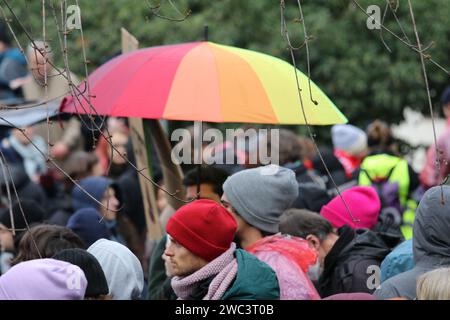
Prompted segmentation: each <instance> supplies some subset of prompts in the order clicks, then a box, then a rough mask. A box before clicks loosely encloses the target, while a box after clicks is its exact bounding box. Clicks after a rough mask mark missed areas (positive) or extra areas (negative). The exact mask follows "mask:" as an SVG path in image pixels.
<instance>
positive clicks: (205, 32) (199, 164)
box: [194, 25, 208, 199]
mask: <svg viewBox="0 0 450 320" xmlns="http://www.w3.org/2000/svg"><path fill="white" fill-rule="evenodd" d="M203 40H204V41H208V25H205V27H204V29H203ZM198 124H199V126H200V130H199V132H198V134H197V136H196V137H194V139H196V141H198V143H199V144H198V146H199V148H198V154H197V158H196V159H198V160H199V161H198V162H197V199H200V184H201V176H202V163H203V157H202V150H201V149H202V147H203V144H202V137H203V122H202V121H199V122H198ZM194 125H195V124H194ZM194 132H195V130H194ZM194 145H195V143H194ZM196 151H197V149H196Z"/></svg>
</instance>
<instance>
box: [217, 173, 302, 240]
mask: <svg viewBox="0 0 450 320" xmlns="http://www.w3.org/2000/svg"><path fill="white" fill-rule="evenodd" d="M274 166H275V165H270V166H265V167H258V168H255V169H247V170H243V171H240V172H237V173H235V174H233V175H232V176H230V177H228V179H227V180H226V181H225V183H224V184H223V191H224V193H226V195H227V197H228V199H229V201H230V204H231V205H232V206H233V208H234V209H235V210H236V211H237V213H238V214H239V216H241V217H242V219H244V220H245V221H246V222H247V223H248V224H250V225H252V226H254V227H255V228H257V229H259V230H262V231H265V232H269V233H277V232H278V225H279V223H280V216H281V214H282V213H283V212H284V211H285V210H286V209H289V208H290V206H291V204H292V203H293V202H294V200H295V199H297V197H298V183H297V180H296V178H295V173H294V171H292V170H291V169H286V168H282V167H279V166H276V167H274ZM273 168H275V169H276V170H273ZM268 172H272V174H267V173H268Z"/></svg>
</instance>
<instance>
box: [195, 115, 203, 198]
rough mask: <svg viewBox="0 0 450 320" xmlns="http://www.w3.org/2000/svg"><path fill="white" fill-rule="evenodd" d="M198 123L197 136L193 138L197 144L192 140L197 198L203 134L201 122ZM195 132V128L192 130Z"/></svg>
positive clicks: (198, 196)
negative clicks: (194, 153)
mask: <svg viewBox="0 0 450 320" xmlns="http://www.w3.org/2000/svg"><path fill="white" fill-rule="evenodd" d="M198 124H199V130H198V132H197V136H196V137H195V140H196V141H197V144H196V143H195V142H194V145H196V146H197V148H195V152H196V153H197V154H196V156H195V159H196V160H197V199H200V184H201V176H202V162H203V159H202V135H203V122H202V121H198ZM194 132H195V130H194Z"/></svg>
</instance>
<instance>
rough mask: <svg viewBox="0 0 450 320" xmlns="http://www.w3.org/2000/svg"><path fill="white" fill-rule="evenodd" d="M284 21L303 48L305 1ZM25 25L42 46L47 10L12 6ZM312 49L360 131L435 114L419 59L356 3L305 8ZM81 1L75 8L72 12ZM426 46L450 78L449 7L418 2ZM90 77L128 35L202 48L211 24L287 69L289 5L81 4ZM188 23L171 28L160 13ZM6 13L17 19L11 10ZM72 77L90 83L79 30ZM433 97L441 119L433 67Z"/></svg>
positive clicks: (157, 0)
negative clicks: (372, 26) (370, 23)
mask: <svg viewBox="0 0 450 320" xmlns="http://www.w3.org/2000/svg"><path fill="white" fill-rule="evenodd" d="M61 2H62V1H56V0H47V1H46V4H47V8H46V12H47V17H46V33H47V38H50V39H51V44H52V46H53V48H54V51H55V59H56V62H57V64H58V65H60V66H62V65H63V64H62V55H61V53H60V52H59V51H58V50H60V49H59V43H58V37H57V34H56V27H55V19H54V17H53V12H52V8H51V6H50V4H54V7H55V8H56V12H57V20H58V21H59V22H60V21H61ZM285 2H286V10H285V14H286V17H287V21H288V28H289V34H290V38H291V40H292V42H293V43H295V44H301V43H302V42H303V37H304V36H303V30H302V26H301V24H300V23H298V21H296V18H298V17H299V11H298V6H297V1H296V0H286V1H285ZM358 2H359V3H360V4H361V5H362V6H363V7H364V8H367V7H368V6H369V5H373V4H375V5H379V6H380V7H381V12H382V13H383V11H384V7H385V4H386V1H383V0H360V1H358ZM9 3H10V5H11V6H12V8H13V9H14V12H15V13H16V14H17V16H18V18H19V19H20V21H21V22H22V23H23V25H24V26H25V28H26V29H27V30H28V31H29V32H30V33H31V35H32V36H33V38H34V39H39V38H42V34H43V33H42V29H43V28H42V26H43V20H42V14H41V13H42V8H41V1H36V0H14V1H11V0H10V1H9ZM301 3H302V8H303V13H304V15H305V22H306V27H307V31H308V34H309V35H310V36H311V37H312V40H311V41H310V54H311V59H310V61H311V76H312V79H313V81H315V82H316V83H317V84H318V85H319V86H320V87H321V88H322V89H323V91H324V92H325V93H326V94H328V95H329V97H330V98H331V99H332V100H333V101H334V102H335V103H336V105H337V106H338V107H339V108H340V109H341V110H342V111H343V113H344V114H345V115H346V116H347V117H348V119H349V120H350V122H351V123H355V124H358V125H360V126H364V125H366V124H367V123H368V122H369V121H371V120H373V119H374V118H381V119H384V120H386V121H388V122H391V123H393V122H398V121H400V120H401V119H402V116H403V114H402V110H403V108H404V107H406V106H409V107H411V108H413V109H416V110H421V111H423V112H428V103H427V95H426V91H425V85H424V80H423V76H422V70H421V65H420V58H419V56H418V54H416V53H415V52H413V51H412V50H411V49H410V48H408V47H407V46H405V45H404V44H403V43H401V42H400V41H399V40H397V39H395V38H394V37H393V36H391V35H389V34H388V33H386V32H383V38H384V40H385V42H386V44H387V45H388V46H389V47H390V49H391V51H392V52H391V53H390V52H389V51H388V50H387V49H386V48H385V46H384V45H383V43H382V41H381V38H380V31H377V30H369V29H368V28H367V26H366V21H367V16H366V15H365V13H364V12H362V11H361V10H360V9H358V8H357V7H356V6H355V5H354V4H353V1H351V0H304V1H301ZM71 4H76V1H74V0H70V1H67V5H71ZM412 4H413V8H414V13H415V18H416V22H417V26H418V30H419V33H420V37H421V42H422V43H423V44H424V46H427V45H428V44H429V43H431V42H433V45H432V46H431V48H430V49H429V50H428V51H427V53H429V54H430V55H431V56H432V58H433V59H434V60H436V61H438V62H439V63H440V64H441V65H443V66H444V67H446V68H447V69H450V55H449V52H450V24H449V23H448V16H449V13H450V1H448V0H427V1H424V0H413V1H412ZM79 5H80V8H81V18H82V26H83V32H84V38H85V47H86V53H87V58H88V60H90V61H91V63H90V64H89V71H90V72H92V70H94V69H95V68H96V67H98V66H99V65H101V64H102V63H104V62H105V61H107V60H108V59H110V58H111V57H112V56H114V55H115V54H118V53H119V52H120V49H121V44H120V27H124V28H126V29H127V30H129V31H130V32H131V33H132V34H134V35H135V36H136V37H137V38H138V39H139V41H140V46H141V47H148V46H156V45H161V44H169V43H179V42H191V41H199V40H202V39H203V29H204V25H208V26H209V40H210V41H213V42H217V43H222V44H226V45H233V46H238V47H243V48H247V49H252V50H258V51H262V52H265V53H268V54H271V55H274V56H278V57H280V58H282V59H285V60H287V61H291V60H290V54H289V51H288V50H287V48H286V47H287V46H286V43H285V41H284V39H283V37H282V36H281V30H280V2H279V1H275V0H257V1H248V0H214V1H210V0H179V1H177V0H172V1H169V0H149V1H141V0H96V1H92V0H79ZM156 6H159V7H158V14H160V15H164V16H167V17H170V18H173V19H180V18H183V16H184V15H185V13H186V12H188V11H189V12H190V15H189V16H188V17H187V18H186V19H184V20H183V21H181V22H174V21H170V20H168V19H162V18H160V17H157V16H155V15H154V14H153V12H154V11H155V10H156V9H152V7H156ZM2 7H3V8H4V9H5V11H6V12H7V13H8V16H9V17H10V18H12V16H11V14H10V13H9V11H8V10H7V9H6V7H5V6H4V5H3V4H2ZM397 15H398V17H399V19H400V22H401V24H402V27H403V28H404V30H405V32H406V34H407V36H408V38H409V39H410V40H411V42H412V43H415V36H414V33H413V29H412V24H411V19H410V16H409V9H408V6H407V2H406V1H400V3H399V8H398V10H397ZM385 25H386V26H387V27H388V28H390V29H391V30H392V31H394V32H395V33H397V34H399V35H401V29H400V28H399V26H398V24H397V22H396V20H395V18H394V16H393V15H392V13H390V12H388V13H387V15H386V18H385ZM13 26H14V30H15V32H16V33H17V35H18V37H19V39H20V41H21V43H22V45H26V44H27V42H28V41H27V39H26V37H25V34H24V33H23V32H22V30H21V28H20V27H19V25H18V23H17V21H15V20H14V19H13ZM68 43H69V46H68V48H69V51H68V52H69V62H70V68H71V70H72V71H73V72H75V73H77V74H78V75H81V76H83V75H84V65H83V58H82V51H81V49H82V41H81V36H80V32H79V31H78V30H74V31H72V32H71V33H70V34H69V35H68ZM296 59H297V62H298V67H299V68H300V69H301V70H303V71H305V72H306V70H307V69H306V53H305V49H304V48H302V49H301V50H299V51H297V52H296ZM427 70H428V77H429V81H430V86H431V94H432V98H433V103H434V106H435V108H436V110H439V109H440V108H439V103H438V102H439V96H440V93H441V91H442V90H443V88H444V87H445V86H446V85H447V84H449V83H450V82H449V76H448V75H447V74H445V73H444V72H443V71H441V70H439V69H438V68H437V67H435V66H434V65H433V64H431V63H427Z"/></svg>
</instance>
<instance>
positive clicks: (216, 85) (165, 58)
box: [61, 42, 347, 125]
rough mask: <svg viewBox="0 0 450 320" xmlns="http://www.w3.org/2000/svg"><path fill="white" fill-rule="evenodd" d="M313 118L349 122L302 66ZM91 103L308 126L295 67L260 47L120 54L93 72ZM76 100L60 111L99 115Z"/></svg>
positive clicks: (106, 109)
mask: <svg viewBox="0 0 450 320" xmlns="http://www.w3.org/2000/svg"><path fill="white" fill-rule="evenodd" d="M297 74H298V78H299V82H300V88H302V93H303V94H302V99H303V104H304V108H305V113H306V117H307V120H308V123H310V124H314V125H329V124H336V123H345V122H347V119H346V118H345V116H344V115H343V114H342V113H341V112H340V111H339V110H338V109H337V107H336V106H335V105H334V104H333V102H332V101H331V100H330V99H329V98H328V97H327V96H326V95H325V94H324V93H323V92H322V90H320V89H319V87H317V86H316V85H315V84H314V83H311V90H312V96H313V98H314V100H316V101H317V102H318V104H317V105H315V104H314V103H313V102H312V101H311V100H310V98H309V92H308V90H309V89H308V78H307V77H306V76H305V75H304V74H303V73H302V72H300V71H299V70H297ZM88 81H89V86H90V91H91V95H92V96H94V97H93V98H92V99H91V103H92V105H93V107H94V108H95V110H96V112H97V113H98V114H100V115H110V116H117V117H136V118H147V119H167V120H187V121H208V122H245V123H270V124H304V123H305V121H304V117H303V114H302V111H301V105H300V99H299V96H298V90H297V82H296V80H295V75H294V68H293V67H292V65H290V64H288V63H287V62H285V61H283V60H280V59H278V58H275V57H272V56H269V55H266V54H262V53H258V52H255V51H250V50H245V49H239V48H235V47H230V46H225V45H219V44H215V43H212V42H192V43H184V44H177V45H166V46H159V47H151V48H146V49H141V50H137V51H133V52H131V53H127V54H123V55H120V56H118V57H116V58H114V59H112V60H111V61H109V62H107V63H106V64H104V65H102V66H101V67H99V68H98V69H97V70H96V71H95V72H93V73H92V74H91V75H90V76H89V79H88ZM80 101H81V103H82V105H80V103H79V102H78V101H76V99H73V98H72V97H70V98H68V99H66V100H65V101H64V102H63V103H62V105H61V111H63V112H73V113H86V112H87V113H94V111H93V110H92V109H91V108H90V107H89V104H88V103H87V102H86V101H85V99H81V98H80Z"/></svg>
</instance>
